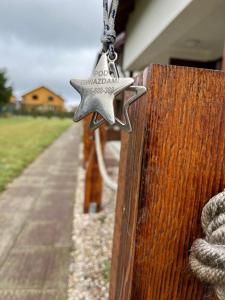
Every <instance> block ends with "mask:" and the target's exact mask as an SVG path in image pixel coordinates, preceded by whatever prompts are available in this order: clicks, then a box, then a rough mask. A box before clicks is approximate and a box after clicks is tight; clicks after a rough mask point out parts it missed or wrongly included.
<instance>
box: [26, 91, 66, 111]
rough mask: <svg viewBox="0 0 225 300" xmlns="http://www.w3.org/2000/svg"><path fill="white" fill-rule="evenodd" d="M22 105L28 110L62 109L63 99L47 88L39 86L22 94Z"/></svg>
mask: <svg viewBox="0 0 225 300" xmlns="http://www.w3.org/2000/svg"><path fill="white" fill-rule="evenodd" d="M22 106H23V107H24V108H26V110H28V111H32V110H34V109H37V110H39V111H53V112H63V111H64V100H63V98H62V97H60V96H59V95H57V94H55V93H54V92H53V91H51V90H49V89H48V88H46V87H44V86H41V87H38V88H36V89H34V90H32V91H30V92H28V93H26V94H24V95H23V96H22Z"/></svg>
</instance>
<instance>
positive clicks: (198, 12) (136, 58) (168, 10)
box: [117, 0, 225, 70]
mask: <svg viewBox="0 0 225 300" xmlns="http://www.w3.org/2000/svg"><path fill="white" fill-rule="evenodd" d="M127 2H128V1H121V4H120V6H121V7H120V9H119V12H120V13H119V15H118V21H117V22H118V23H117V26H118V28H119V29H120V31H122V30H125V28H126V44H125V48H124V58H123V62H124V63H123V66H124V69H130V70H140V69H143V68H144V67H145V66H146V65H148V64H149V63H168V62H169V58H171V57H176V58H180V59H190V60H202V61H209V60H214V59H218V58H219V57H221V56H222V53H223V44H224V37H225V1H224V0H170V1H165V0H139V1H138V2H137V1H136V6H135V10H134V11H133V12H132V13H130V12H129V13H130V15H129V18H128V17H127V12H126V13H125V15H124V20H123V17H122V13H123V10H122V6H123V5H124V7H125V3H127ZM126 5H128V4H126ZM132 5H134V3H133V4H132ZM123 9H125V8H123ZM125 23H126V24H125Z"/></svg>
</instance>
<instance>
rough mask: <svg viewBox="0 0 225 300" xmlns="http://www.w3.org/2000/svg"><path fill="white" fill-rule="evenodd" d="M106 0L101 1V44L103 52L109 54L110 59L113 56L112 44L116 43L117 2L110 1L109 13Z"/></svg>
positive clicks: (115, 0) (116, 0)
mask: <svg viewBox="0 0 225 300" xmlns="http://www.w3.org/2000/svg"><path fill="white" fill-rule="evenodd" d="M108 6H109V5H108V0H103V18H104V34H103V37H102V44H103V49H104V51H105V52H106V51H108V50H109V52H110V57H113V56H114V44H115V41H116V31H115V19H116V14H117V9H118V6H119V0H112V5H111V10H110V12H109V7H108Z"/></svg>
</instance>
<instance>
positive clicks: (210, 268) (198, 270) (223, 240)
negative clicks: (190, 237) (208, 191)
mask: <svg viewBox="0 0 225 300" xmlns="http://www.w3.org/2000/svg"><path fill="white" fill-rule="evenodd" d="M201 223H202V228H203V230H204V233H205V239H197V240H196V241H194V243H193V245H192V247H191V254H190V258H189V261H190V266H191V269H192V271H193V272H194V273H195V274H196V275H197V277H198V278H199V279H200V280H202V281H204V282H206V283H209V284H213V285H214V286H215V289H216V293H217V296H218V298H219V299H223V300H225V191H223V192H222V193H219V194H218V195H216V196H214V197H213V198H212V199H210V201H209V202H208V203H207V204H206V205H205V207H204V208H203V211H202V217H201Z"/></svg>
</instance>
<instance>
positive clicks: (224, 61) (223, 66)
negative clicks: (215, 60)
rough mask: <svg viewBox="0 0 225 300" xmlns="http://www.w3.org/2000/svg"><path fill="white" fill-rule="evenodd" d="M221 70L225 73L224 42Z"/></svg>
mask: <svg viewBox="0 0 225 300" xmlns="http://www.w3.org/2000/svg"><path fill="white" fill-rule="evenodd" d="M222 70H224V71H225V42H224V48H223V59H222Z"/></svg>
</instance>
